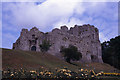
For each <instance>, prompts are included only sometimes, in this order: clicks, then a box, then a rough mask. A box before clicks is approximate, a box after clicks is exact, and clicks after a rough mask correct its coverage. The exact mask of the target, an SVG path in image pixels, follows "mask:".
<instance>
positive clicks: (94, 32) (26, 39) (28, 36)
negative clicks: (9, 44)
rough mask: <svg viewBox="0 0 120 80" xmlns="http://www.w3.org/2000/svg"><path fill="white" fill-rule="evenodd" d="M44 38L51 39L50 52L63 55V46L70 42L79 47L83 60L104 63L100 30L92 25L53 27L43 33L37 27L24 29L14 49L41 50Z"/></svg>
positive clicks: (59, 55) (14, 44) (58, 55)
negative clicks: (61, 51)
mask: <svg viewBox="0 0 120 80" xmlns="http://www.w3.org/2000/svg"><path fill="white" fill-rule="evenodd" d="M43 40H49V41H50V43H51V45H52V46H51V47H50V49H49V50H48V53H49V54H52V55H54V56H57V57H59V58H62V57H61V53H60V48H61V46H64V47H68V46H69V45H70V44H71V45H74V46H76V47H77V48H78V50H79V52H81V53H82V59H81V60H80V61H81V62H100V63H102V53H101V43H100V41H99V31H98V29H97V28H96V27H94V26H92V25H89V24H88V25H82V26H78V25H75V26H74V27H71V28H70V29H69V30H68V28H67V27H66V26H61V29H57V28H55V29H53V30H52V31H51V32H47V33H43V32H41V31H39V30H38V29H37V28H36V27H33V28H32V29H30V31H28V29H22V31H21V35H20V37H19V38H18V39H17V41H16V42H15V43H13V49H19V50H26V51H40V47H39V45H40V44H42V41H43Z"/></svg>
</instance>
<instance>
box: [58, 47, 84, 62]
mask: <svg viewBox="0 0 120 80" xmlns="http://www.w3.org/2000/svg"><path fill="white" fill-rule="evenodd" d="M60 52H61V53H62V54H63V56H64V58H65V59H66V62H68V63H71V62H70V61H71V60H73V61H78V60H79V59H81V58H82V54H81V53H80V52H78V49H77V47H76V46H73V45H69V47H68V48H64V47H63V46H62V47H61V50H60Z"/></svg>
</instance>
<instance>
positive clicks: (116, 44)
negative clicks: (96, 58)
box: [101, 36, 120, 69]
mask: <svg viewBox="0 0 120 80" xmlns="http://www.w3.org/2000/svg"><path fill="white" fill-rule="evenodd" d="M101 45H102V59H103V62H104V63H108V64H110V65H112V66H114V67H116V68H118V69H120V36H117V37H115V38H112V39H110V41H107V42H103V43H102V44H101Z"/></svg>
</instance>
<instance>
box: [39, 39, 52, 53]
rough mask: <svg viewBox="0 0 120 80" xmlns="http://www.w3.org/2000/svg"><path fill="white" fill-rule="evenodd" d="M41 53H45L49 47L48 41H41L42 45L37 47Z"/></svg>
mask: <svg viewBox="0 0 120 80" xmlns="http://www.w3.org/2000/svg"><path fill="white" fill-rule="evenodd" d="M39 46H40V50H41V51H42V52H47V51H48V50H49V48H50V46H51V44H50V41H48V40H43V41H42V44H40V45H39Z"/></svg>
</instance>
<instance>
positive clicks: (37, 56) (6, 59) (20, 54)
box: [2, 49, 119, 72]
mask: <svg viewBox="0 0 120 80" xmlns="http://www.w3.org/2000/svg"><path fill="white" fill-rule="evenodd" d="M74 64H77V66H75V65H72V64H69V63H67V62H65V61H63V60H60V59H58V58H56V57H55V56H52V55H50V54H47V53H46V54H43V53H40V52H31V51H22V50H10V49H2V68H3V70H5V69H7V68H8V67H9V68H12V69H13V68H17V69H19V68H25V69H27V70H38V69H39V68H40V67H44V68H46V69H50V70H55V68H63V67H67V68H68V69H70V70H72V71H77V70H78V69H79V68H84V69H94V70H95V71H96V72H99V71H101V70H102V71H105V72H114V70H116V71H117V72H119V70H117V69H115V68H114V67H112V66H110V65H108V64H105V63H91V64H90V63H88V64H87V63H86V64H83V63H79V62H75V63H74Z"/></svg>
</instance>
